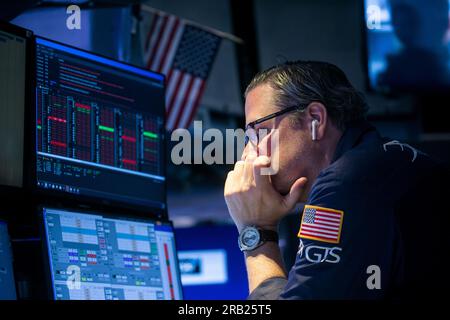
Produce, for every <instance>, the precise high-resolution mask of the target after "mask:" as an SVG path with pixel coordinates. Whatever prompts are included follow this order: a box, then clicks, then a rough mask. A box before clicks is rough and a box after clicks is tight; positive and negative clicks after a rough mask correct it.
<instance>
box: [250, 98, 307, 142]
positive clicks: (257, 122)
mask: <svg viewBox="0 0 450 320" xmlns="http://www.w3.org/2000/svg"><path fill="white" fill-rule="evenodd" d="M301 108H302V106H298V105H297V106H292V107H287V108H286V109H283V110H280V111H277V112H274V113H271V114H269V115H267V116H265V117H262V118H259V119H256V120H255V121H252V122H250V123H249V124H247V125H246V126H245V131H247V130H248V129H253V130H255V126H256V125H258V124H260V123H261V122H264V121H267V120H270V119H273V118H276V117H279V116H281V115H283V114H285V113H288V112H292V111H294V110H299V109H301ZM255 131H256V130H255ZM256 136H257V137H258V133H256ZM249 140H250V139H249V137H248V135H247V134H246V135H245V145H247V144H248V141H249Z"/></svg>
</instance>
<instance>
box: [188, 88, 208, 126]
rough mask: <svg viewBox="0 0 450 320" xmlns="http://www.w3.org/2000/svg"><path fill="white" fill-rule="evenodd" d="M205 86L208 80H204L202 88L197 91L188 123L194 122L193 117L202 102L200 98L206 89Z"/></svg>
mask: <svg viewBox="0 0 450 320" xmlns="http://www.w3.org/2000/svg"><path fill="white" fill-rule="evenodd" d="M205 88H206V81H202V84H201V86H200V89H199V90H198V92H197V98H196V99H195V102H194V105H193V108H192V110H191V114H190V115H189V120H188V122H187V125H189V124H190V123H191V122H192V119H194V115H195V112H196V111H197V108H198V106H199V104H200V98H201V97H202V95H203V91H205ZM187 125H186V126H187ZM186 126H185V127H186Z"/></svg>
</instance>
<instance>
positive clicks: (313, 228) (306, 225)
mask: <svg viewBox="0 0 450 320" xmlns="http://www.w3.org/2000/svg"><path fill="white" fill-rule="evenodd" d="M343 221H344V211H340V210H335V209H329V208H323V207H317V206H310V205H306V206H305V209H304V210H303V218H302V223H301V225H300V231H299V232H298V237H299V238H305V239H312V240H317V241H322V242H329V243H339V240H340V238H341V229H342V222H343Z"/></svg>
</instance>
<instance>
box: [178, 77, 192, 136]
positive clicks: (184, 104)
mask: <svg viewBox="0 0 450 320" xmlns="http://www.w3.org/2000/svg"><path fill="white" fill-rule="evenodd" d="M195 80H196V78H193V77H191V79H190V81H189V86H188V89H187V94H186V95H185V96H184V99H183V102H182V105H181V106H182V110H183V112H178V114H177V115H176V121H175V125H174V128H179V127H180V120H181V117H182V115H183V114H187V113H188V112H189V110H188V108H187V105H188V104H189V102H190V101H191V100H194V98H195V92H194V91H193V90H192V87H193V86H194V83H195Z"/></svg>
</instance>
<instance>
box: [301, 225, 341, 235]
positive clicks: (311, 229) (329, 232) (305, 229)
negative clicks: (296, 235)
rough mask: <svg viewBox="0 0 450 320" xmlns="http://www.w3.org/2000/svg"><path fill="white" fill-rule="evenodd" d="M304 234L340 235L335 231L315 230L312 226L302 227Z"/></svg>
mask: <svg viewBox="0 0 450 320" xmlns="http://www.w3.org/2000/svg"><path fill="white" fill-rule="evenodd" d="M302 230H303V232H320V233H326V234H330V235H336V236H337V235H338V234H339V230H337V231H336V230H335V231H331V230H323V229H322V228H315V227H310V226H305V225H304V226H303V227H302Z"/></svg>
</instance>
